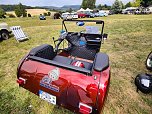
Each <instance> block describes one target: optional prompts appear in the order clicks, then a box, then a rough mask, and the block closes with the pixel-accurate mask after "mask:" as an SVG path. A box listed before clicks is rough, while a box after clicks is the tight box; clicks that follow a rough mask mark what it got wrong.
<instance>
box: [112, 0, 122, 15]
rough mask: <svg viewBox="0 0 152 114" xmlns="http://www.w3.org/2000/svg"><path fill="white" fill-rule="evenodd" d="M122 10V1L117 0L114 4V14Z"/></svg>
mask: <svg viewBox="0 0 152 114" xmlns="http://www.w3.org/2000/svg"><path fill="white" fill-rule="evenodd" d="M121 11H122V3H121V1H119V0H116V1H115V2H114V4H113V5H112V12H113V13H114V14H118V13H121Z"/></svg>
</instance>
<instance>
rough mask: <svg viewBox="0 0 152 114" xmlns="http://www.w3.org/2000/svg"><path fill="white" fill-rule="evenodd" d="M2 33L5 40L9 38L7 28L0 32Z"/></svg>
mask: <svg viewBox="0 0 152 114" xmlns="http://www.w3.org/2000/svg"><path fill="white" fill-rule="evenodd" d="M0 34H1V38H2V39H3V40H7V39H9V32H8V31H7V30H2V31H1V32H0Z"/></svg>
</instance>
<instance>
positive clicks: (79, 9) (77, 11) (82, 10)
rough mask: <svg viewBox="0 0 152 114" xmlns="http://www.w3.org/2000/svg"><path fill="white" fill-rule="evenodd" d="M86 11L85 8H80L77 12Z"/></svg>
mask: <svg viewBox="0 0 152 114" xmlns="http://www.w3.org/2000/svg"><path fill="white" fill-rule="evenodd" d="M81 11H85V10H84V9H83V8H81V9H79V10H78V11H77V12H81Z"/></svg>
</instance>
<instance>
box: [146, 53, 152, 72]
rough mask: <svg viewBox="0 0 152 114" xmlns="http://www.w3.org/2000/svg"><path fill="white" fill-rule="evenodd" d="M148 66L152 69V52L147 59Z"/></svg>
mask: <svg viewBox="0 0 152 114" xmlns="http://www.w3.org/2000/svg"><path fill="white" fill-rule="evenodd" d="M146 67H147V69H148V70H150V71H152V52H150V54H149V55H148V57H147V59H146Z"/></svg>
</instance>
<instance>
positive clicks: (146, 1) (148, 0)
mask: <svg viewBox="0 0 152 114" xmlns="http://www.w3.org/2000/svg"><path fill="white" fill-rule="evenodd" d="M140 4H141V5H142V6H143V7H148V6H150V5H152V0H141V3H140Z"/></svg>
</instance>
